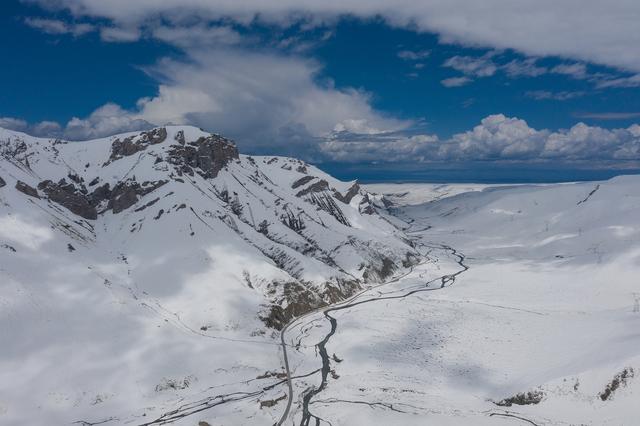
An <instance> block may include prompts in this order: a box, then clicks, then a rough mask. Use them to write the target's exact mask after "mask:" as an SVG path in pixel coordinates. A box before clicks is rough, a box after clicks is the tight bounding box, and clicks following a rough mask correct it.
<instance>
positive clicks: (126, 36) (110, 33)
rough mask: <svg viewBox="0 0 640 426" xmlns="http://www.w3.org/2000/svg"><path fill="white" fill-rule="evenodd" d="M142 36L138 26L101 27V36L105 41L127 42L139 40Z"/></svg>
mask: <svg viewBox="0 0 640 426" xmlns="http://www.w3.org/2000/svg"><path fill="white" fill-rule="evenodd" d="M141 36H142V33H141V31H140V30H139V29H138V28H137V27H120V26H114V27H101V28H100V38H101V39H102V40H103V41H108V42H112V43H127V42H132V41H138V40H139V39H140V37H141Z"/></svg>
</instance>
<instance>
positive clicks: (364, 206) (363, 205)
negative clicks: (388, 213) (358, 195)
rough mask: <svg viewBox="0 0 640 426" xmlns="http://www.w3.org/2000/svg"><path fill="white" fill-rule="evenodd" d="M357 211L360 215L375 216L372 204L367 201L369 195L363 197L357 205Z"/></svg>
mask: <svg viewBox="0 0 640 426" xmlns="http://www.w3.org/2000/svg"><path fill="white" fill-rule="evenodd" d="M358 211H359V212H360V213H362V214H375V212H376V209H375V208H374V207H373V203H372V202H371V200H370V199H369V195H368V194H367V195H365V196H364V197H363V198H362V201H360V204H358Z"/></svg>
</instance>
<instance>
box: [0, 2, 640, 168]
mask: <svg viewBox="0 0 640 426" xmlns="http://www.w3.org/2000/svg"><path fill="white" fill-rule="evenodd" d="M25 3H29V4H36V5H38V6H40V7H41V10H42V11H43V13H44V15H41V16H29V17H26V18H25V19H24V24H25V25H27V26H29V27H31V28H33V29H35V30H37V31H40V32H43V33H45V34H48V35H51V36H62V35H65V36H69V37H74V38H80V37H87V36H91V35H97V36H98V37H99V39H100V40H102V41H103V42H107V43H135V42H138V41H140V40H155V41H157V42H160V43H163V44H166V45H169V46H171V47H172V48H174V49H175V50H176V51H177V52H179V54H177V55H166V56H163V57H160V58H158V60H157V62H156V63H155V64H154V65H151V66H147V67H145V68H144V71H145V72H146V73H147V74H148V75H149V76H151V77H152V78H153V79H154V81H156V82H157V85H158V86H157V93H156V95H155V96H151V97H141V98H140V99H139V100H138V101H137V104H136V106H135V107H134V108H130V109H125V108H123V107H121V106H119V105H117V104H114V103H108V104H105V105H102V106H99V107H98V108H97V109H96V110H95V111H94V112H93V113H91V114H90V115H88V116H87V117H84V118H78V117H74V118H72V119H71V120H69V121H68V122H67V123H66V124H64V125H61V124H59V123H57V122H54V121H43V122H38V123H28V122H26V121H25V120H23V119H20V118H16V117H12V116H7V117H4V118H0V126H2V127H6V128H11V129H15V130H20V131H26V132H28V133H32V134H35V135H44V136H59V137H64V138H67V139H74V140H82V139H90V138H96V137H101V136H105V135H110V134H114V133H118V132H124V131H130V130H140V129H144V128H148V127H150V126H153V125H162V124H168V123H173V124H192V125H196V126H199V127H202V128H204V129H207V130H212V131H216V132H220V133H223V134H228V135H231V136H232V137H235V138H236V139H238V140H239V141H240V144H241V146H242V147H243V148H245V150H248V151H250V152H256V153H267V152H268V153H278V154H286V155H296V156H301V157H304V158H307V159H311V160H316V161H324V160H331V161H344V162H358V161H383V162H384V161H388V162H402V161H463V160H483V161H484V160H496V161H497V160H522V161H555V160H562V161H574V160H576V161H577V160H615V161H637V160H640V126H638V125H637V124H631V125H630V126H624V127H613V128H608V127H601V126H590V125H587V124H584V123H581V122H577V123H575V125H573V126H572V127H570V128H568V129H558V130H548V129H535V128H533V127H531V126H529V124H527V122H526V121H525V119H527V117H519V118H515V117H508V116H506V114H502V113H501V111H494V112H495V114H492V115H488V116H485V118H483V119H482V120H481V122H480V124H478V125H477V126H475V127H473V128H472V129H471V130H468V131H463V132H456V133H453V134H452V135H451V136H442V135H437V134H435V133H433V132H429V131H428V129H427V131H425V129H424V127H425V123H427V124H428V123H429V120H430V117H428V116H427V117H419V116H418V117H416V116H412V115H410V114H398V113H397V112H393V113H392V112H387V111H385V110H384V109H383V108H379V107H378V106H377V102H376V99H377V97H378V95H377V94H376V93H372V92H370V91H367V90H365V89H362V88H359V87H352V86H338V85H336V84H335V83H334V81H333V80H332V79H331V78H326V77H325V76H323V75H322V72H323V67H324V64H323V63H322V62H321V61H319V60H318V59H317V58H315V57H314V47H315V46H317V45H319V44H321V43H322V42H323V40H326V39H329V38H331V37H332V30H333V28H334V27H335V25H336V24H337V23H338V22H340V20H342V19H359V20H365V21H366V20H382V21H383V22H384V24H385V25H387V26H389V27H393V28H402V29H404V30H407V31H412V32H416V33H433V34H436V35H437V37H438V43H439V45H441V46H448V45H453V46H461V47H463V48H465V49H467V50H466V51H464V52H460V54H452V55H449V57H447V58H446V59H445V60H443V61H442V62H441V63H440V65H439V66H440V68H442V69H444V70H448V71H450V72H451V73H453V74H451V75H449V76H447V77H446V78H443V79H441V80H439V84H440V85H441V86H442V87H443V88H444V89H445V90H451V91H455V90H461V88H464V87H469V86H470V85H473V84H474V83H476V82H477V83H478V84H480V83H482V81H483V80H485V79H488V78H495V77H498V76H499V77H500V78H503V79H505V81H507V82H509V81H515V80H517V79H535V78H537V77H540V76H559V77H562V78H566V79H569V80H574V81H580V82H582V83H584V84H587V85H589V87H591V88H592V89H590V90H593V91H600V92H603V91H607V90H614V89H618V90H619V89H624V88H634V87H640V54H639V53H640V47H639V46H640V31H637V29H636V26H637V22H638V21H640V3H638V2H635V1H629V0H616V1H611V2H607V3H606V4H605V3H603V2H599V1H592V0H588V1H578V0H567V1H563V2H556V1H551V0H543V1H526V2H512V1H506V0H488V1H483V2H472V1H465V0H446V1H445V0H441V1H429V2H420V1H409V0H405V1H398V2H389V1H383V0H368V1H361V0H341V1H334V0H327V1H324V2H317V1H309V0H297V1H294V0H280V1H259V0H247V1H243V2H237V1H232V0H208V1H207V0H166V1H163V2H157V1H152V0H140V1H135V2H132V1H129V0H127V1H125V0H112V1H109V2H105V1H99V0H28V1H26V2H25ZM254 27H259V28H260V29H261V30H260V31H252V28H254ZM265 28H267V29H268V31H267V32H268V34H265V31H264V29H265ZM313 31H314V32H313ZM309 32H313V34H315V35H314V36H312V37H311V36H307V34H309ZM318 34H320V35H318ZM505 50H510V51H513V52H516V55H511V56H508V57H507V56H505V55H504V52H505ZM477 52H480V53H477ZM433 56H434V54H433V52H432V51H431V50H429V49H410V48H407V47H406V46H399V47H398V51H397V58H398V60H400V61H402V62H404V63H406V66H409V67H411V68H412V69H413V71H412V72H410V73H408V76H409V77H417V76H418V75H419V72H422V71H423V69H424V68H425V62H426V61H427V60H428V59H430V58H432V57H433ZM549 57H553V58H555V59H556V60H555V62H554V63H547V62H545V59H546V58H549ZM426 68H427V69H428V68H429V66H427V67H426ZM603 69H605V70H607V71H606V72H603V71H602V70H603ZM507 84H508V83H507ZM427 95H428V94H422V95H420V96H427ZM587 95H588V92H587V91H586V90H573V91H571V90H548V89H545V88H532V90H528V91H526V93H525V94H524V98H526V99H529V100H531V101H555V102H565V101H571V100H575V99H580V98H583V97H585V96H587ZM433 102H437V99H434V100H433ZM467 102H468V103H469V104H471V103H473V102H474V99H472V98H470V99H468V100H467V101H465V105H466V103H467ZM581 114H582V115H580V114H576V118H577V119H599V120H619V119H635V118H636V117H638V116H639V115H640V114H639V113H638V112H637V111H623V112H608V111H605V112H584V113H581ZM476 123H477V121H476ZM427 127H428V126H427Z"/></svg>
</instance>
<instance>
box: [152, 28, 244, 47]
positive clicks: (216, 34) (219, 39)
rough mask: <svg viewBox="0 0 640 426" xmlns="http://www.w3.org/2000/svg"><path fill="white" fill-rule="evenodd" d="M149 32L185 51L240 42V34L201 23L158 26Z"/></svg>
mask: <svg viewBox="0 0 640 426" xmlns="http://www.w3.org/2000/svg"><path fill="white" fill-rule="evenodd" d="M151 31H152V36H153V37H154V38H156V39H158V40H162V41H164V42H166V43H169V44H173V45H175V46H179V47H181V48H185V49H186V48H196V47H199V48H202V47H204V46H220V45H234V44H240V42H241V40H242V38H241V36H240V34H239V33H238V32H237V31H235V30H234V29H232V28H230V27H226V26H219V27H214V26H208V25H205V24H203V23H199V24H197V25H191V26H188V27H186V26H168V25H160V26H157V27H155V28H152V30H151Z"/></svg>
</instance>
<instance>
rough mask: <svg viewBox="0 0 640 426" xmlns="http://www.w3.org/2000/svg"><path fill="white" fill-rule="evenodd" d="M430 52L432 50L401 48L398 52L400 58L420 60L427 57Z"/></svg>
mask: <svg viewBox="0 0 640 426" xmlns="http://www.w3.org/2000/svg"><path fill="white" fill-rule="evenodd" d="M430 54H431V51H429V50H418V51H413V50H401V51H400V52H398V58H400V59H404V60H405V61H419V60H421V59H425V58H427V57H428V56H429V55H430Z"/></svg>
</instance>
